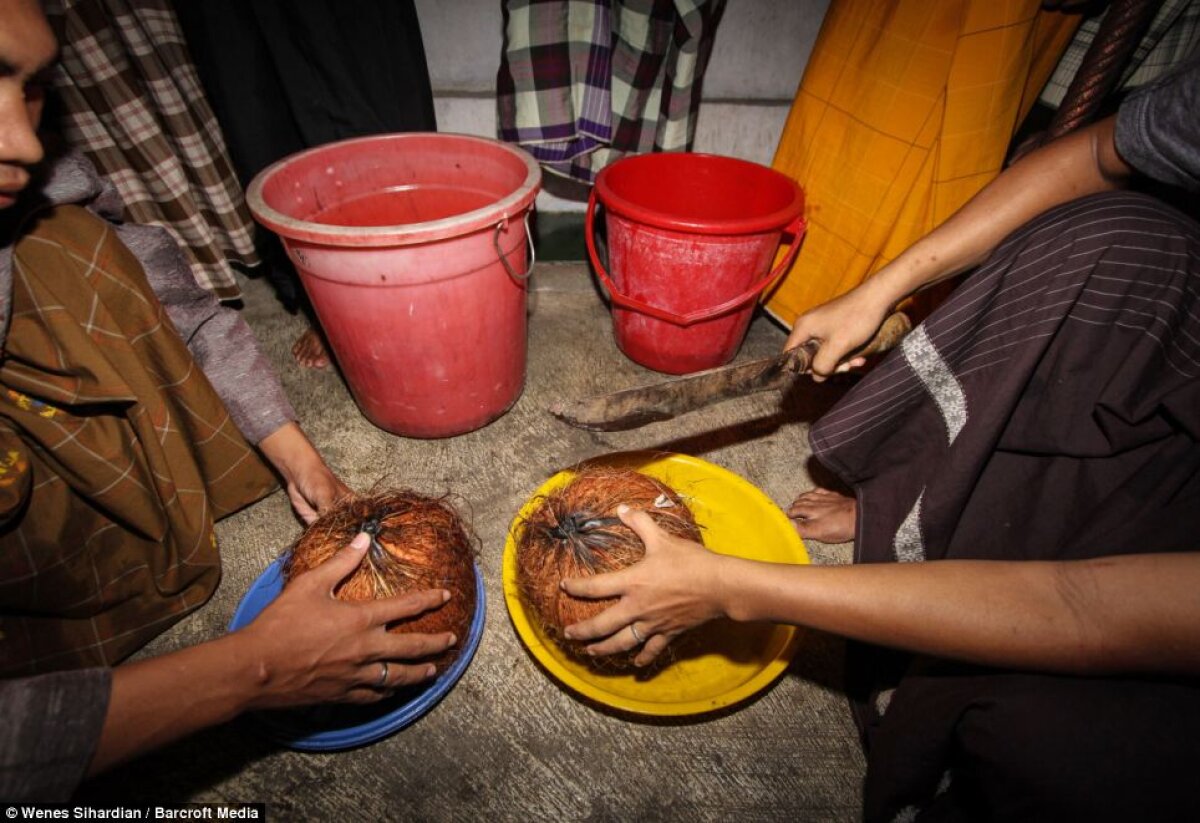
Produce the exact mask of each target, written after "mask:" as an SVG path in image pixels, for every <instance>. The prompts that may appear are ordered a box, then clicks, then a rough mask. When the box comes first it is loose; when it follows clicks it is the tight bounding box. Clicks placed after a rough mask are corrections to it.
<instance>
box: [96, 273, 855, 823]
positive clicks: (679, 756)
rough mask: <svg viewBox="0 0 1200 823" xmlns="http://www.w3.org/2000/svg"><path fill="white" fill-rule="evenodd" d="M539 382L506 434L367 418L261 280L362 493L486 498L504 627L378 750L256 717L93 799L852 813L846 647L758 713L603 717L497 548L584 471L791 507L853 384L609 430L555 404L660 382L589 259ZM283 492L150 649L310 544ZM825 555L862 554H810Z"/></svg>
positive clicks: (540, 277)
mask: <svg viewBox="0 0 1200 823" xmlns="http://www.w3.org/2000/svg"><path fill="white" fill-rule="evenodd" d="M531 282H532V292H531V297H530V309H531V314H530V330H529V360H528V377H527V383H526V387H525V391H524V394H523V395H522V397H521V398H520V400H519V401H518V402H517V404H516V405H515V406H514V407H513V408H512V409H511V410H510V411H509V412H508V413H507V414H506V415H504V416H503V417H502V418H500V419H499V420H497V421H495V422H494V423H492V424H491V425H489V426H487V427H485V428H483V429H481V430H479V431H476V432H472V433H470V434H467V435H462V436H460V437H455V438H450V439H446V440H413V439H406V438H401V437H397V436H394V435H391V434H389V433H387V432H384V431H381V430H379V429H377V428H375V427H374V426H372V425H371V424H370V423H368V422H367V421H366V420H365V419H364V418H363V417H362V415H361V414H359V412H358V410H357V408H356V407H355V405H354V402H353V400H352V399H351V397H350V395H349V393H348V391H347V389H346V387H345V385H344V384H343V383H342V381H341V379H340V377H339V376H338V374H337V373H336V372H335V371H332V370H329V371H325V372H316V371H307V370H302V369H300V368H298V367H296V366H295V364H294V363H293V361H292V360H291V357H290V354H289V348H290V345H291V343H292V341H293V340H294V339H295V338H296V336H297V335H298V334H299V333H300V331H301V330H302V329H303V328H304V321H303V320H302V319H301V318H299V317H292V316H288V315H286V314H285V313H283V312H282V311H280V310H279V309H278V304H277V303H276V302H275V300H274V298H273V296H272V295H271V294H270V291H269V287H267V286H266V284H265V283H263V282H260V281H249V282H247V283H246V284H245V286H246V309H245V314H246V317H247V319H248V320H249V322H250V324H251V325H252V326H253V327H254V329H255V331H256V332H257V334H258V336H259V338H260V340H261V341H262V342H263V345H264V348H265V349H266V350H267V352H268V354H269V355H270V356H271V357H272V359H273V360H274V362H275V363H276V365H277V366H278V368H279V370H280V372H281V374H282V376H283V382H284V386H285V388H286V390H287V392H288V394H289V396H290V397H291V398H292V400H293V402H294V403H295V406H296V408H297V411H298V412H299V414H300V417H301V421H302V424H303V426H304V428H305V429H306V430H307V431H308V433H309V435H310V436H311V437H312V438H313V440H314V442H315V443H316V444H317V447H318V448H319V449H320V450H321V451H322V452H323V453H324V454H325V455H326V458H327V459H328V460H329V462H330V464H331V465H332V466H333V467H334V469H335V470H336V471H338V472H339V473H340V474H341V476H342V477H343V478H344V479H345V480H346V481H347V483H348V484H349V485H350V486H352V487H355V488H367V487H370V486H372V485H374V484H376V483H378V482H379V481H380V480H381V479H383V480H384V481H385V482H389V483H391V484H398V485H404V486H409V487H412V488H415V489H417V490H419V491H423V492H426V493H431V494H432V493H441V492H444V491H447V490H450V491H453V492H455V493H456V494H458V495H459V496H460V497H461V498H462V499H465V501H466V502H467V503H468V504H469V508H470V511H471V517H472V522H473V524H474V528H475V530H476V532H477V533H478V535H479V537H480V538H481V540H482V551H481V554H480V558H479V564H480V567H481V569H482V573H483V576H484V579H485V587H486V594H487V600H488V606H489V609H488V616H487V626H486V629H485V633H484V636H483V640H482V643H481V645H480V647H479V650H478V652H477V654H476V655H475V658H474V660H473V661H472V663H471V665H470V667H469V668H468V669H467V671H466V673H465V675H464V676H463V678H462V679H461V680H460V681H459V682H458V684H457V686H456V687H455V688H454V689H453V690H452V691H451V692H450V693H449V694H448V695H447V696H446V697H445V699H443V700H442V701H441V702H440V703H439V704H438V705H437V706H436V707H435V708H434V709H433V710H432V711H431V712H430V713H429V714H427V715H425V716H424V717H422V718H421V719H420V720H419V721H418V722H416V723H415V724H413V725H411V726H409V727H407V728H405V729H403V730H402V731H400V732H398V733H397V734H395V735H393V736H391V737H388V738H386V739H384V740H381V741H379V742H376V743H374V744H372V745H369V746H365V747H362V748H359V749H355V750H351V751H345V752H340V753H319V754H313V753H304V752H297V751H292V750H289V749H286V748H282V747H280V746H278V745H277V744H275V743H273V742H272V741H271V740H270V739H269V738H268V737H267V736H265V735H264V733H263V729H262V726H261V725H260V724H259V723H258V722H256V720H255V719H254V718H253V717H244V718H241V719H239V720H238V721H236V722H234V723H231V724H228V725H226V726H224V727H220V728H216V729H212V730H209V731H207V732H205V733H202V734H200V735H197V736H195V737H193V738H191V739H189V740H186V741H183V742H181V743H179V744H177V745H175V746H173V747H170V748H168V749H166V750H163V751H161V752H159V753H156V754H153V755H151V756H149V757H147V758H144V759H142V760H140V761H137V762H135V763H133V764H131V765H128V766H126V767H125V768H122V769H120V770H118V771H116V772H114V773H111V774H109V775H106V776H104V777H102V778H100V779H99V780H96V781H94V782H92V783H90V784H88V785H87V786H85V787H84V788H83V789H82V790H81V792H80V795H79V799H80V800H87V801H94V802H106V801H107V802H118V801H120V802H124V803H139V804H141V803H169V802H189V801H190V802H264V803H266V804H268V814H269V816H270V817H271V819H273V820H277V821H278V820H289V821H290V820H337V819H343V820H388V819H395V820H485V819H486V820H593V821H608V820H613V821H616V820H621V821H628V820H688V821H726V820H733V819H737V820H741V821H753V820H806V821H807V820H851V819H857V818H858V817H859V816H860V785H861V781H862V776H863V767H864V763H863V757H862V755H861V753H860V751H859V748H858V745H857V739H856V735H855V732H854V728H853V725H852V723H851V720H850V717H849V714H848V711H847V708H846V704H845V699H844V696H843V695H842V693H841V692H840V690H839V681H840V668H841V658H842V652H843V644H842V643H841V641H839V640H837V639H835V638H831V637H827V636H824V635H820V634H816V633H804V634H803V635H802V640H801V644H800V648H799V651H798V653H797V654H796V656H795V659H794V661H793V663H792V665H791V667H790V668H789V670H788V672H787V673H786V674H785V675H784V676H783V677H782V678H781V679H780V680H779V681H778V682H777V683H776V684H775V685H774V686H773V687H772V688H770V689H769V690H767V691H765V692H764V693H762V694H760V695H759V696H758V698H757V699H755V700H753V701H750V702H749V703H747V704H745V705H742V706H739V707H738V708H736V709H735V710H732V711H728V712H725V713H722V714H721V715H719V716H716V717H701V718H696V719H692V720H687V721H672V722H661V721H660V722H648V721H644V720H636V719H630V718H628V717H622V716H618V715H616V714H612V713H608V712H605V711H601V710H598V709H597V708H595V707H594V706H592V705H589V704H587V703H585V702H583V701H582V700H580V699H577V698H576V697H574V696H573V694H572V693H571V692H569V691H568V690H566V689H564V688H562V687H560V686H559V685H558V684H557V682H556V681H554V680H552V679H551V678H550V677H549V676H547V675H546V674H545V673H544V671H543V670H542V669H541V668H540V667H539V666H538V665H537V664H536V663H535V661H534V660H533V658H532V657H531V656H530V655H529V653H528V652H527V651H526V650H525V648H524V646H523V645H522V643H521V641H520V639H519V638H518V636H517V635H516V633H515V631H514V629H513V626H512V623H511V622H510V620H509V617H508V614H507V610H506V606H505V602H504V596H503V587H502V583H501V552H502V550H503V546H504V537H505V534H506V532H507V530H508V527H509V524H510V522H511V521H512V518H513V515H514V514H515V513H516V511H517V509H518V508H519V507H520V506H521V504H522V503H523V502H524V501H525V500H526V499H527V498H528V497H529V496H530V494H531V493H532V492H533V490H534V489H536V488H537V487H538V485H539V484H541V483H542V481H544V480H545V479H546V478H547V477H549V476H550V475H552V474H554V473H555V472H557V471H558V470H560V469H562V468H565V467H567V466H570V465H572V464H574V463H576V462H578V461H580V460H582V459H585V458H589V457H593V456H597V455H602V454H607V453H610V452H616V451H626V450H633V449H647V448H650V449H661V450H667V451H674V452H682V453H687V454H692V455H696V456H700V457H703V458H705V459H707V460H709V461H712V462H714V463H717V464H719V465H721V466H724V467H725V468H728V469H730V470H731V471H733V472H736V473H737V474H739V475H741V476H743V477H745V478H747V479H748V480H750V481H751V482H752V483H754V484H755V485H757V486H758V487H760V488H761V489H762V490H763V491H764V492H765V493H766V494H767V495H768V496H769V497H770V498H771V499H772V500H773V501H774V502H775V503H776V504H778V505H780V506H781V507H785V506H786V505H787V503H788V502H789V501H790V500H791V499H792V498H793V497H794V496H795V495H796V494H797V493H798V492H800V491H802V490H804V489H806V488H809V487H810V486H811V485H812V480H811V479H810V475H809V469H810V466H809V451H808V439H807V430H808V421H811V420H813V419H815V417H816V416H817V415H819V413H820V412H821V410H822V409H823V408H826V407H827V406H828V404H829V403H831V402H832V401H833V400H834V399H835V398H836V394H837V392H838V389H837V387H834V386H830V385H829V384H826V385H824V386H821V387H815V386H813V385H812V384H808V385H806V386H804V387H802V388H803V390H801V391H793V392H791V393H789V395H788V396H786V397H785V398H783V400H782V402H781V401H780V398H779V396H778V395H776V394H766V395H758V396H755V397H750V398H744V399H741V400H736V401H732V402H729V403H725V404H722V405H720V406H716V407H713V408H710V409H707V410H704V411H701V412H697V413H693V414H691V415H687V416H684V417H681V418H679V419H677V420H673V421H669V422H665V423H657V424H653V425H651V426H647V427H645V428H643V429H639V430H634V431H630V432H622V433H615V434H603V435H599V434H594V433H589V432H585V431H581V430H577V429H573V428H571V427H569V426H566V425H564V424H563V423H560V422H559V421H557V420H556V419H554V418H553V417H551V416H550V415H548V414H547V413H546V412H545V408H546V406H547V405H549V404H550V403H551V402H552V401H553V400H556V399H560V398H567V399H572V398H577V397H584V396H588V395H591V394H596V393H599V392H602V391H608V390H613V389H616V388H623V387H626V386H633V385H639V384H643V383H648V382H654V381H655V380H658V379H661V376H660V375H656V374H654V373H653V372H650V371H648V370H646V369H643V368H642V367H640V366H638V365H636V364H634V363H632V362H631V361H629V360H628V359H626V358H625V357H624V356H623V355H621V354H620V353H619V352H618V351H617V349H616V346H615V344H614V343H613V339H612V330H611V320H610V317H609V314H608V310H607V308H606V307H605V305H604V303H603V302H602V301H601V299H600V297H599V296H598V294H597V292H596V290H595V288H594V287H593V285H592V280H591V277H590V275H589V274H588V272H587V269H586V267H585V266H584V265H582V264H540V265H539V267H538V269H537V271H536V272H535V275H534V277H533V279H532V281H531ZM784 339H785V334H784V332H783V331H782V330H780V328H779V327H778V326H776V325H774V324H773V323H772V322H771V321H770V320H768V319H766V318H759V319H757V320H756V321H755V322H754V324H753V325H752V326H751V330H750V333H749V335H748V337H747V340H746V343H745V345H744V346H743V347H742V350H741V352H740V354H739V355H738V357H739V359H742V358H750V357H760V356H766V355H768V354H772V353H775V352H777V351H778V350H779V348H780V347H781V345H782V343H783V341H784ZM300 531H301V527H300V525H299V523H298V522H297V521H296V520H295V518H294V517H293V516H292V514H291V509H290V507H289V505H288V501H287V498H286V496H285V495H284V494H283V493H282V492H278V493H276V494H274V495H273V496H271V497H270V498H268V499H267V500H265V501H263V502H261V503H259V504H257V505H255V506H253V507H251V508H250V509H248V510H246V511H243V512H241V513H239V514H237V515H235V516H234V517H231V518H229V519H227V520H225V521H223V522H222V523H220V524H219V525H218V528H217V534H218V538H219V540H220V544H221V547H222V555H223V559H224V579H223V581H222V583H221V586H220V588H219V590H218V591H217V593H216V595H215V596H214V598H213V600H212V601H211V602H210V603H209V604H208V605H207V606H205V607H204V608H203V609H201V611H200V612H198V613H197V614H195V615H193V616H191V617H190V618H189V619H187V620H185V621H183V622H182V623H181V624H179V625H178V626H176V627H175V628H174V629H172V630H171V631H170V632H168V633H167V634H166V635H164V636H163V637H161V638H159V640H158V641H156V642H155V643H154V644H152V646H151V647H150V649H148V650H147V651H148V652H149V653H154V652H161V651H166V650H170V649H173V648H176V647H178V646H180V645H183V644H188V643H194V642H197V641H201V640H204V639H206V638H210V637H214V636H216V635H219V634H220V633H222V632H223V631H224V630H225V626H226V625H227V624H228V622H229V620H230V617H231V616H232V614H233V611H234V609H235V608H236V606H237V604H238V602H239V600H240V599H241V597H242V595H243V594H244V593H245V591H246V590H247V588H248V587H249V585H250V584H251V583H252V582H253V581H254V580H255V579H256V578H257V577H258V575H259V574H260V573H261V572H262V570H263V569H264V568H265V567H266V566H267V565H268V564H269V563H270V562H271V561H272V560H274V559H275V558H276V557H277V556H278V555H279V553H280V551H281V550H282V549H283V548H285V547H286V546H288V545H289V544H290V543H291V542H292V541H294V540H295V538H296V537H297V536H298V535H299V533H300ZM808 549H809V552H810V554H811V555H812V557H813V559H814V562H821V563H838V562H847V561H848V559H849V557H848V554H849V547H847V546H824V545H822V544H819V543H810V544H809V546H808Z"/></svg>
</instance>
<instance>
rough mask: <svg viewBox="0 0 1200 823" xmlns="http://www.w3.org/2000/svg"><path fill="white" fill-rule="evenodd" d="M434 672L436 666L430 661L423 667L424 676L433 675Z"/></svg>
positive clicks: (435, 671)
mask: <svg viewBox="0 0 1200 823" xmlns="http://www.w3.org/2000/svg"><path fill="white" fill-rule="evenodd" d="M435 674H437V666H435V665H433V664H432V663H430V664H429V665H428V666H426V667H425V676H426V677H433V676H434V675H435Z"/></svg>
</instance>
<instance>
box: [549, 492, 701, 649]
mask: <svg viewBox="0 0 1200 823" xmlns="http://www.w3.org/2000/svg"><path fill="white" fill-rule="evenodd" d="M617 514H618V515H619V516H620V518H621V520H622V522H624V523H625V525H626V526H628V527H629V528H631V529H633V531H634V532H636V533H637V536H638V537H640V538H641V540H642V543H643V544H645V546H646V556H645V558H644V559H642V560H641V561H640V562H638V563H635V564H634V565H632V566H630V567H628V568H625V569H622V570H620V571H617V572H611V573H609V574H598V575H596V576H594V577H587V578H571V579H567V580H563V582H562V587H563V589H564V590H565V591H566V592H567V593H568V594H570V595H572V596H574V597H587V598H592V599H601V598H619V599H618V601H617V604H616V605H615V606H613V607H612V608H610V609H607V610H606V611H603V612H601V613H600V614H598V615H596V616H595V617H593V618H591V619H590V620H584V621H582V622H580V623H576V624H574V625H572V626H567V627H566V629H565V634H566V635H567V637H569V638H571V639H573V640H596V639H598V638H603V639H601V640H599V642H597V643H592V644H591V645H589V646H588V647H587V651H588V653H589V654H594V655H605V654H617V653H619V652H627V651H630V650H631V649H634V648H636V647H637V646H639V645H641V646H642V650H641V652H640V653H639V654H638V655H637V657H635V658H634V661H633V662H634V664H635V665H638V666H646V665H649V664H650V663H651V662H653V661H654V659H655V658H656V657H658V656H659V655H660V654H661V653H662V652H663V650H664V649H666V648H667V646H668V645H669V644H670V642H671V641H672V640H673V639H674V638H676V637H678V636H679V635H680V634H682V633H683V632H685V631H687V630H688V629H690V628H692V627H694V626H698V625H700V624H701V623H706V622H708V621H709V620H712V619H713V618H715V617H721V616H723V614H724V612H723V609H722V608H721V606H720V601H719V598H718V596H717V595H718V592H719V591H720V582H721V574H720V568H721V563H722V561H723V558H722V556H721V555H719V554H715V553H713V552H710V551H709V550H708V549H706V548H704V547H703V546H701V545H700V544H699V543H694V542H692V541H690V540H683V539H681V538H678V537H674V536H672V535H670V534H668V533H667V532H666V531H664V530H663V529H661V528H659V526H658V525H657V524H656V523H655V522H654V518H653V517H651V516H650V515H649V514H647V513H646V512H644V511H641V510H637V509H630V508H629V507H627V506H621V507H620V508H618V509H617ZM643 641H644V645H643Z"/></svg>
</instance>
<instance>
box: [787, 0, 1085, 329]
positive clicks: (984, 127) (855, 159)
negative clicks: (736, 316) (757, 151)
mask: <svg viewBox="0 0 1200 823" xmlns="http://www.w3.org/2000/svg"><path fill="white" fill-rule="evenodd" d="M1040 6H1041V4H1040V2H1039V1H1038V0H938V1H937V2H932V3H931V2H928V0H890V1H885V0H833V2H832V3H831V4H830V7H829V11H828V13H827V14H826V17H825V21H824V24H823V25H822V27H821V34H820V36H819V38H818V39H817V43H816V47H815V48H814V50H813V53H812V56H811V57H810V59H809V62H808V66H807V68H806V69H805V72H804V78H803V80H802V81H801V83H800V88H799V90H798V91H797V93H796V99H795V101H794V102H793V103H792V109H791V112H790V114H789V115H788V120H787V124H786V125H785V127H784V131H783V136H782V137H781V139H780V142H779V148H778V149H777V151H776V153H775V161H774V163H773V166H774V168H776V169H778V170H779V171H781V172H783V173H784V174H787V175H788V176H790V177H792V178H793V179H795V180H796V181H797V182H799V183H800V185H801V186H802V187H803V188H804V190H805V195H806V199H807V207H806V210H805V211H806V215H807V218H808V221H809V228H808V234H807V236H806V237H805V239H804V245H803V247H802V248H801V250H800V254H799V255H798V257H797V259H796V262H795V264H794V265H793V266H792V268H791V270H790V271H789V272H788V274H787V275H786V276H785V278H784V279H783V281H782V282H781V283H780V285H779V286H778V287H777V288H776V289H775V290H774V292H773V293H772V294H771V296H770V299H769V301H768V303H767V308H768V310H769V311H770V312H771V313H772V314H773V315H774V316H775V317H777V318H778V319H780V320H781V321H783V322H785V323H787V324H789V325H790V324H791V323H792V322H793V321H794V320H795V318H796V317H797V315H799V314H801V313H802V312H804V311H807V310H808V309H810V308H812V307H813V306H817V305H820V304H821V303H824V302H825V301H827V300H830V299H831V298H833V297H836V296H837V295H839V294H842V293H843V292H846V291H849V290H850V289H852V288H853V287H854V286H856V285H858V284H859V283H861V282H862V281H863V280H864V279H866V277H867V276H868V275H870V274H871V273H873V272H875V271H876V270H878V269H879V268H881V267H882V266H884V265H885V264H886V263H888V262H889V261H890V260H892V259H893V258H895V257H896V255H898V254H899V253H900V252H902V251H903V250H904V249H905V248H907V247H908V246H909V245H910V244H912V243H913V242H914V241H915V240H917V239H918V238H919V237H921V236H922V235H924V234H926V233H927V232H929V231H930V230H931V229H933V228H934V227H935V226H936V225H938V224H939V223H941V222H942V221H943V220H945V219H946V218H947V217H949V216H950V215H951V214H952V213H953V212H954V211H955V210H956V209H958V207H959V206H961V205H962V204H963V203H964V202H966V201H967V200H968V199H970V197H971V196H972V195H974V194H975V192H977V191H979V189H980V188H982V187H983V186H984V185H985V184H986V183H987V182H988V181H989V180H991V179H992V178H993V177H994V176H995V175H996V174H997V173H998V172H999V171H1000V168H1001V166H1002V164H1003V161H1004V156H1005V152H1006V149H1007V148H1008V144H1009V141H1010V140H1011V139H1012V136H1013V134H1014V132H1015V131H1016V129H1017V127H1018V126H1019V125H1020V124H1021V121H1022V119H1023V118H1024V117H1025V115H1026V114H1027V113H1028V111H1029V109H1030V107H1031V106H1032V105H1033V103H1034V102H1035V100H1036V99H1037V95H1038V93H1039V92H1040V91H1041V88H1042V86H1043V85H1044V84H1045V82H1046V79H1047V78H1048V77H1049V75H1050V73H1051V72H1052V71H1053V70H1054V66H1055V64H1056V63H1057V62H1058V59H1059V56H1060V55H1061V54H1062V52H1063V50H1064V49H1065V48H1066V46H1067V43H1068V42H1069V41H1070V39H1071V36H1072V34H1073V33H1074V31H1075V29H1076V28H1077V27H1078V25H1079V22H1080V17H1079V15H1077V14H1065V13H1062V12H1053V11H1044V10H1042V9H1041V8H1040Z"/></svg>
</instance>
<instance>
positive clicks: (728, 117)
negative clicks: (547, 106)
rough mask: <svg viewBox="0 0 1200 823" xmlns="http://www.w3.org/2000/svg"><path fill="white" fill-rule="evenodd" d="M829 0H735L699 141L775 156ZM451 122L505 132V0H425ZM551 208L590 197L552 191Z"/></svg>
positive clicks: (439, 90)
mask: <svg viewBox="0 0 1200 823" xmlns="http://www.w3.org/2000/svg"><path fill="white" fill-rule="evenodd" d="M828 5H829V0H728V5H727V6H726V9H725V15H724V17H723V18H722V20H721V24H720V27H719V28H718V29H717V35H716V41H715V42H714V44H713V55H712V60H711V61H710V63H709V67H708V73H707V74H706V76H705V78H704V102H703V104H702V105H701V108H700V116H699V120H698V121H697V124H696V150H697V151H705V152H714V153H717V154H727V155H731V156H733V157H741V158H744V159H747V160H753V161H755V162H758V163H770V162H771V157H772V156H773V155H774V153H775V145H776V143H777V142H778V140H779V134H780V132H781V131H782V129H783V123H784V120H785V119H786V118H787V112H788V107H789V106H790V105H791V102H792V97H793V96H794V95H795V93H796V86H797V85H798V84H799V82H800V76H801V74H803V72H804V65H805V63H806V62H807V61H808V55H809V52H810V51H811V50H812V45H813V41H814V40H816V37H817V32H818V31H819V29H820V27H821V20H822V18H823V17H824V16H825V9H826V8H827V7H828ZM416 6H417V12H418V14H419V15H420V19H421V33H422V36H423V37H424V41H425V52H426V55H427V57H428V60H429V71H430V75H431V78H432V81H433V92H434V104H435V108H436V110H437V119H438V128H439V129H440V130H441V131H448V132H462V133H466V134H480V135H485V136H487V137H495V136H496V101H495V90H496V69H497V67H498V66H499V64H500V54H501V51H502V49H503V47H504V35H503V30H502V22H503V21H502V17H501V12H500V8H501V2H500V0H416ZM538 207H539V208H541V209H543V210H545V211H578V210H581V209H582V208H583V204H582V203H579V202H574V201H570V200H564V199H562V198H559V197H554V196H552V195H550V194H548V193H545V192H543V193H542V195H541V197H540V198H539V199H538Z"/></svg>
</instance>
